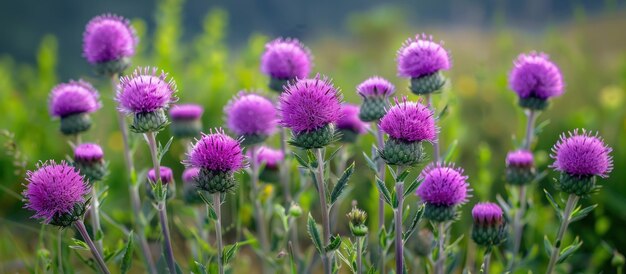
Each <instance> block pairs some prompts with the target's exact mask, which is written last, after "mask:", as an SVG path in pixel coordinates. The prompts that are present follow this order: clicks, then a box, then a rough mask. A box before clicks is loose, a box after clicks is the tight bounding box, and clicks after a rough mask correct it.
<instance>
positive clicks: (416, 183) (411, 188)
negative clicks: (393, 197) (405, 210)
mask: <svg viewBox="0 0 626 274" xmlns="http://www.w3.org/2000/svg"><path fill="white" fill-rule="evenodd" d="M421 183H422V180H421V179H420V178H417V179H415V180H413V182H411V184H409V186H408V187H407V188H406V189H404V197H406V196H408V195H409V194H412V193H413V192H415V190H416V189H417V187H419V185H420V184H421Z"/></svg>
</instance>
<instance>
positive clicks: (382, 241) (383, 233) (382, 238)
mask: <svg viewBox="0 0 626 274" xmlns="http://www.w3.org/2000/svg"><path fill="white" fill-rule="evenodd" d="M387 239H388V238H387V229H386V228H385V227H384V226H383V227H382V229H380V231H378V245H379V246H382V247H383V248H386V247H387V243H388V242H387Z"/></svg>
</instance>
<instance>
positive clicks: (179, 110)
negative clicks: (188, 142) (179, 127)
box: [170, 104, 204, 121]
mask: <svg viewBox="0 0 626 274" xmlns="http://www.w3.org/2000/svg"><path fill="white" fill-rule="evenodd" d="M203 113H204V108H202V106H200V105H196V104H180V105H173V106H172V108H171V109H170V117H172V120H174V121H176V120H196V119H200V117H202V114H203Z"/></svg>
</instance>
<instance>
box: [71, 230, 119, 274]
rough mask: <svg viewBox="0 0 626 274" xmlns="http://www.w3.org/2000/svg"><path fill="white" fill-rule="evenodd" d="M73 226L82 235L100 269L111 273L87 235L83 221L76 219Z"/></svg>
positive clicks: (105, 272) (105, 273) (107, 273)
mask: <svg viewBox="0 0 626 274" xmlns="http://www.w3.org/2000/svg"><path fill="white" fill-rule="evenodd" d="M74 227H76V230H78V233H80V235H81V236H82V237H83V240H85V243H87V246H89V249H90V250H91V254H92V255H93V257H94V259H95V260H96V263H97V265H98V268H99V269H100V271H101V272H102V273H104V274H109V273H111V272H110V271H109V268H108V267H107V265H106V263H104V259H102V254H100V252H99V251H98V249H97V248H96V245H95V244H94V243H93V241H92V240H91V238H90V237H89V233H87V228H85V224H84V223H83V221H82V220H78V221H76V222H74Z"/></svg>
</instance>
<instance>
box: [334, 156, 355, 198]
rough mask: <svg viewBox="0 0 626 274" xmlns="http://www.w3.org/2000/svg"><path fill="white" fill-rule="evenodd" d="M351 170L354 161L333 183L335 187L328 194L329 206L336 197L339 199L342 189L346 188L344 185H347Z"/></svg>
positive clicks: (352, 169)
mask: <svg viewBox="0 0 626 274" xmlns="http://www.w3.org/2000/svg"><path fill="white" fill-rule="evenodd" d="M353 172H354V162H352V164H351V165H350V166H349V167H348V168H347V169H346V170H345V171H344V172H343V175H341V178H339V180H338V181H337V184H335V187H334V188H333V191H332V192H331V194H330V205H331V206H332V205H333V204H334V203H335V202H336V201H337V199H339V197H340V196H341V194H342V193H343V191H344V190H345V189H346V186H347V185H348V180H349V179H350V176H352V173H353Z"/></svg>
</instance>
